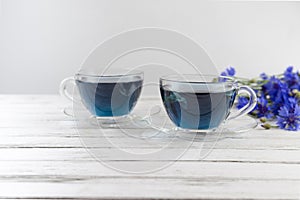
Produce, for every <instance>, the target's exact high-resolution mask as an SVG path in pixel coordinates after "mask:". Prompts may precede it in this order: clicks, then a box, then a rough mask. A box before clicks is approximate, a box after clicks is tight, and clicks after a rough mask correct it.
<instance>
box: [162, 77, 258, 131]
mask: <svg viewBox="0 0 300 200" xmlns="http://www.w3.org/2000/svg"><path fill="white" fill-rule="evenodd" d="M160 93H161V98H162V101H163V105H164V108H165V110H166V112H167V114H168V116H169V118H170V120H171V121H172V122H173V124H175V126H176V128H175V130H180V131H185V132H205V133H207V132H210V131H215V130H217V129H218V128H219V127H220V126H221V125H222V124H225V122H226V121H228V120H234V119H237V118H239V117H241V116H243V115H246V114H247V113H249V112H250V111H252V110H253V109H254V107H255V106H256V103H257V97H256V94H255V92H254V91H253V90H252V89H251V88H250V87H248V86H239V85H238V83H237V81H236V80H235V79H234V78H232V77H225V76H217V75H216V76H214V75H192V74H190V75H189V74H187V75H184V74H183V75H170V76H164V77H161V78H160ZM242 93H244V94H246V95H247V96H248V97H249V103H248V104H247V105H245V106H244V107H243V108H241V109H240V110H238V111H237V113H235V114H233V113H231V108H232V106H233V103H234V101H235V98H236V96H237V95H238V94H242Z"/></svg>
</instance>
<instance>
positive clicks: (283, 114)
mask: <svg viewBox="0 0 300 200" xmlns="http://www.w3.org/2000/svg"><path fill="white" fill-rule="evenodd" d="M277 125H278V126H279V127H280V128H281V129H285V130H290V131H298V130H300V106H299V105H298V101H297V99H295V98H289V99H288V102H286V103H285V104H284V105H283V106H282V107H281V108H280V110H279V112H278V116H277Z"/></svg>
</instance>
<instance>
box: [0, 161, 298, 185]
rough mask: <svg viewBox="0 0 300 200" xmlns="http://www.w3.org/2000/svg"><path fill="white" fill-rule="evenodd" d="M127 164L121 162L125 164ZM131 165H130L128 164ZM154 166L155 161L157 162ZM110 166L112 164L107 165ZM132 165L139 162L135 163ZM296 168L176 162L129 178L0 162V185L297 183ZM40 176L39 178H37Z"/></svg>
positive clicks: (78, 165) (85, 165)
mask: <svg viewBox="0 0 300 200" xmlns="http://www.w3.org/2000/svg"><path fill="white" fill-rule="evenodd" d="M128 162H129V161H124V163H128ZM130 162H131V161H130ZM157 162H158V161H157ZM110 163H113V161H112V162H110ZM135 164H136V165H138V164H139V162H135ZM299 171H300V165H299V164H268V163H238V162H208V161H198V162H176V163H173V164H172V165H170V166H168V167H165V168H163V169H161V170H159V171H155V172H153V173H143V174H140V175H138V174H130V173H121V172H116V171H114V170H113V169H111V168H109V167H107V166H106V165H103V164H102V163H99V162H97V161H94V160H93V161H89V160H77V161H70V160H69V161H6V162H0V182H1V181H11V180H16V179H22V180H23V181H33V180H34V179H36V180H39V179H41V177H43V176H44V177H46V176H47V179H48V180H49V181H53V180H56V179H58V177H60V179H62V180H63V179H64V177H67V178H73V179H76V177H82V179H83V178H84V179H91V180H93V179H94V178H101V177H105V176H110V177H111V176H120V177H128V178H130V177H136V176H138V177H153V178H154V177H156V178H159V177H162V178H168V177H169V178H180V177H183V178H189V177H190V178H191V177H195V178H210V177H220V179H226V178H227V179H229V178H232V179H236V180H246V179H250V180H253V179H256V180H267V181H272V180H280V179H281V180H294V181H298V180H300V174H299ZM39 176H41V177H39Z"/></svg>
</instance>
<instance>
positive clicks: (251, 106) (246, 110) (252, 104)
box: [227, 85, 257, 120]
mask: <svg viewBox="0 0 300 200" xmlns="http://www.w3.org/2000/svg"><path fill="white" fill-rule="evenodd" d="M240 93H246V94H247V95H248V96H249V101H248V103H247V104H246V105H245V106H244V107H242V108H241V109H239V110H238V113H236V114H235V115H233V116H229V117H228V118H227V120H231V119H236V118H239V117H241V116H244V115H246V114H248V113H249V112H251V111H252V110H253V109H254V108H255V106H256V103H257V97H256V93H255V92H254V90H252V89H251V88H250V87H248V86H244V85H243V86H240V87H239V90H238V94H240Z"/></svg>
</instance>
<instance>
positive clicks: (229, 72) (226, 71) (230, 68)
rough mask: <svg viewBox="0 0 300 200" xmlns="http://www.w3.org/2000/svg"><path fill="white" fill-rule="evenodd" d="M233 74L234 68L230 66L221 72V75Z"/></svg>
mask: <svg viewBox="0 0 300 200" xmlns="http://www.w3.org/2000/svg"><path fill="white" fill-rule="evenodd" d="M234 75H235V69H234V68H233V67H231V66H230V67H228V68H227V69H226V70H225V71H224V72H222V73H221V76H234Z"/></svg>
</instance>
